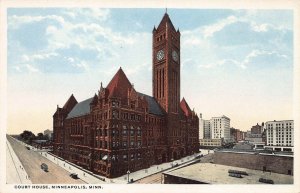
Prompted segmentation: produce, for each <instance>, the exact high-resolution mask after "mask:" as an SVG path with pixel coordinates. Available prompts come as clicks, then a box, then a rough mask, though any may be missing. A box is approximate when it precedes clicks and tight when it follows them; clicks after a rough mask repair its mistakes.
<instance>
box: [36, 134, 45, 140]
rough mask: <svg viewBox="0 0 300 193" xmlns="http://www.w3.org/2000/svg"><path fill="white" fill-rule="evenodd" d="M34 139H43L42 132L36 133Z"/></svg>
mask: <svg viewBox="0 0 300 193" xmlns="http://www.w3.org/2000/svg"><path fill="white" fill-rule="evenodd" d="M36 139H38V140H42V139H44V134H43V133H38V134H37V138H36Z"/></svg>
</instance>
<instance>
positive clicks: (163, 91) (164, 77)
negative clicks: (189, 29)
mask: <svg viewBox="0 0 300 193" xmlns="http://www.w3.org/2000/svg"><path fill="white" fill-rule="evenodd" d="M152 33H153V40H152V41H153V45H152V64H153V67H152V69H153V72H152V76H153V77H152V81H153V82H152V85H153V86H152V89H153V91H152V92H153V97H154V98H155V99H156V100H157V101H158V103H159V104H160V105H161V107H162V108H163V109H164V110H165V111H166V112H167V113H173V114H178V112H179V108H180V107H179V104H180V32H179V30H176V29H175V28H174V26H173V24H172V22H171V20H170V18H169V15H168V14H167V13H165V14H164V16H163V18H162V20H161V22H160V24H159V25H158V27H157V28H155V27H154V29H153V32H152Z"/></svg>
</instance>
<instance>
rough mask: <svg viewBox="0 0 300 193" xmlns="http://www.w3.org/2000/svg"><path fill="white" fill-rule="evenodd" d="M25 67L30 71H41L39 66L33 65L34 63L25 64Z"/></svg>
mask: <svg viewBox="0 0 300 193" xmlns="http://www.w3.org/2000/svg"><path fill="white" fill-rule="evenodd" d="M25 67H26V68H27V70H28V71H29V72H34V73H35V72H39V70H38V69H37V68H35V67H33V65H31V64H25Z"/></svg>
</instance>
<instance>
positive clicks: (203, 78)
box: [7, 8, 294, 134]
mask: <svg viewBox="0 0 300 193" xmlns="http://www.w3.org/2000/svg"><path fill="white" fill-rule="evenodd" d="M167 12H168V14H169V16H170V18H171V20H172V23H173V24H174V26H175V28H176V29H177V28H179V30H180V32H181V54H180V56H181V98H182V97H185V99H186V100H187V102H188V104H189V106H190V107H191V108H192V109H194V110H195V111H196V113H197V114H198V115H199V114H200V113H201V114H202V117H203V118H204V119H210V118H211V117H216V116H222V115H225V116H227V117H229V118H230V119H231V122H230V126H232V127H234V128H237V129H241V130H244V131H246V130H249V129H250V128H251V126H253V125H256V124H257V123H259V124H261V123H262V122H266V121H271V120H286V119H288V120H290V119H294V118H293V109H292V107H293V12H292V11H291V10H262V9H260V10H255V9H251V10H231V9H168V10H167ZM164 13H165V9H142V8H139V9H138V8H137V9H120V8H113V9H98V8H95V9H82V8H9V9H8V11H7V25H8V31H7V32H8V36H7V40H8V48H7V53H8V56H7V98H8V114H7V115H8V116H7V117H8V122H7V124H8V125H7V126H8V133H10V134H19V133H21V132H22V131H23V130H25V129H27V130H31V131H33V132H34V133H38V132H42V131H44V130H46V129H52V121H53V119H52V116H53V114H54V112H55V110H56V106H57V105H59V106H60V107H62V106H63V105H64V103H65V102H66V101H67V99H68V98H69V97H70V95H71V94H74V96H75V98H76V99H77V101H82V100H85V99H87V98H90V97H92V96H93V95H94V94H95V93H97V92H98V90H99V88H100V83H101V82H102V83H103V86H106V85H107V84H108V83H109V81H110V80H111V78H112V77H113V75H114V74H115V73H116V72H117V70H118V69H119V68H120V67H122V69H123V71H124V72H125V74H126V75H127V77H128V79H129V80H130V82H131V83H133V84H134V87H135V89H136V90H137V91H139V92H142V93H145V94H148V95H152V29H153V27H154V26H157V25H158V24H159V22H160V21H161V19H162V17H163V15H164Z"/></svg>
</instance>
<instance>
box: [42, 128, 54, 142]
mask: <svg viewBox="0 0 300 193" xmlns="http://www.w3.org/2000/svg"><path fill="white" fill-rule="evenodd" d="M44 135H47V136H48V139H49V140H52V139H53V131H52V130H49V129H46V130H45V131H44Z"/></svg>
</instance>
